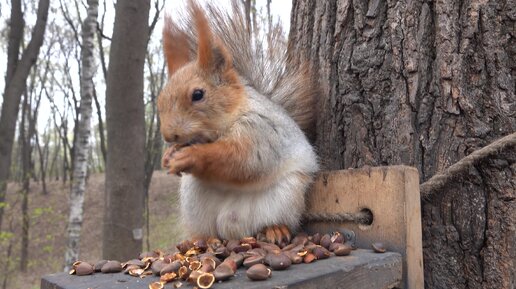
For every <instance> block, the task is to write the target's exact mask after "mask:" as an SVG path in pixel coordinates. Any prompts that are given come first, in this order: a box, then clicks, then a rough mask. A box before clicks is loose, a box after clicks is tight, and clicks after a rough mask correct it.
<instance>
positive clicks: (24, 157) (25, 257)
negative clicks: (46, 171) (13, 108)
mask: <svg viewBox="0 0 516 289" xmlns="http://www.w3.org/2000/svg"><path fill="white" fill-rule="evenodd" d="M28 114H30V111H29V94H28V93H26V94H25V95H24V97H23V104H22V113H21V122H20V130H19V144H20V146H21V161H22V177H21V187H22V188H21V195H22V203H21V213H22V234H21V239H22V240H21V247H20V271H22V272H26V271H27V265H28V263H29V226H30V219H29V190H30V155H31V149H30V132H29V129H27V127H28V125H27V123H26V122H27V120H28V119H29V116H28Z"/></svg>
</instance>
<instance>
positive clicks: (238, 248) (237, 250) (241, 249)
mask: <svg viewBox="0 0 516 289" xmlns="http://www.w3.org/2000/svg"><path fill="white" fill-rule="evenodd" d="M252 248H253V247H252V246H251V245H250V244H247V243H244V244H241V245H239V246H236V247H235V248H233V252H235V253H241V252H247V251H249V250H251V249H252Z"/></svg>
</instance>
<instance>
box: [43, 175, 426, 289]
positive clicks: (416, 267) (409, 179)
mask: <svg viewBox="0 0 516 289" xmlns="http://www.w3.org/2000/svg"><path fill="white" fill-rule="evenodd" d="M364 212H368V213H367V214H368V215H370V216H371V219H370V222H368V223H357V221H349V222H347V223H346V221H343V220H344V219H346V218H351V217H353V216H359V215H363V214H364ZM310 214H311V215H312V216H322V215H324V216H329V219H328V220H324V219H318V218H312V220H311V221H309V222H308V223H306V224H305V226H304V229H305V230H306V231H307V232H308V233H310V234H313V233H316V232H318V233H321V234H322V233H329V232H333V231H339V232H341V233H344V234H345V236H346V237H347V239H348V240H349V236H348V235H350V236H351V235H352V237H353V243H354V244H355V245H356V246H357V247H358V248H371V244H372V243H373V242H382V243H383V244H384V245H385V247H386V248H387V251H388V252H386V253H383V254H379V253H374V252H373V251H371V250H366V249H358V250H354V251H353V252H352V253H351V255H350V256H344V257H331V258H329V259H325V260H318V261H316V262H314V263H310V264H299V265H293V266H291V267H290V268H288V269H287V270H285V271H273V273H272V278H270V279H268V280H266V281H256V282H252V281H250V280H249V279H248V278H247V277H246V276H245V271H244V269H239V271H238V272H237V274H236V276H235V277H233V279H232V280H229V281H226V282H222V283H217V284H214V286H213V287H214V288H221V289H222V288H287V287H288V288H406V289H420V288H423V287H424V280H423V254H422V239H421V209H420V193H419V175H418V171H417V170H416V169H415V168H411V167H407V166H389V167H365V168H361V169H349V170H340V171H326V172H321V173H319V175H318V176H317V178H316V180H315V182H314V185H313V189H312V191H311V192H309V193H308V194H307V214H306V215H307V216H308V215H310ZM337 215H339V216H344V215H345V217H346V218H340V219H339V220H338V221H336V220H337V218H334V217H335V216H337ZM351 219H352V218H351ZM308 220H310V218H308ZM305 221H306V220H305ZM349 232H351V233H352V234H348V233H349ZM156 280H158V278H157V277H146V278H143V279H140V278H138V277H131V276H129V275H125V274H123V273H118V274H101V273H97V274H95V275H92V276H70V275H68V274H67V273H59V274H53V275H47V276H44V277H43V278H42V280H41V288H42V289H75V288H77V289H89V288H91V289H95V288H103V289H122V288H124V289H137V288H138V289H139V288H141V289H146V288H149V287H148V286H149V284H150V283H152V282H154V281H156ZM165 288H173V286H172V285H170V284H167V285H166V286H165ZM181 288H192V286H191V285H189V284H187V282H183V286H182V287H181Z"/></svg>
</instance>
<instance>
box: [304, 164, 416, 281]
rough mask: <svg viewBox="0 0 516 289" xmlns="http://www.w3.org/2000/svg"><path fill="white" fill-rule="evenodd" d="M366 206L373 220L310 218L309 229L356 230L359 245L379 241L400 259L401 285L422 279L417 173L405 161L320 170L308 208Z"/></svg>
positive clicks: (350, 210)
mask: <svg viewBox="0 0 516 289" xmlns="http://www.w3.org/2000/svg"><path fill="white" fill-rule="evenodd" d="M363 209H369V210H370V211H371V212H372V214H373V222H372V224H371V225H357V224H353V223H343V224H336V223H333V224H329V223H312V224H308V225H307V226H306V230H307V231H308V232H312V233H315V232H324V231H328V232H329V231H336V230H339V229H342V228H347V229H350V230H353V231H355V233H356V242H357V245H358V247H359V248H370V247H371V243H373V242H383V243H384V244H386V247H387V249H388V250H389V251H395V252H399V253H400V254H401V255H402V256H403V258H404V260H403V272H404V274H403V276H404V278H403V279H404V280H405V281H404V285H405V288H410V289H419V288H423V287H424V282H423V253H422V237H421V236H422V233H421V208H420V195H419V175H418V172H417V170H416V169H415V168H412V167H407V166H389V167H374V168H372V167H367V168H361V169H350V170H341V171H329V172H321V173H320V174H319V176H318V177H317V179H316V181H315V184H314V187H313V191H312V192H311V193H310V194H308V211H309V212H316V213H321V212H325V213H339V212H347V213H356V212H360V211H361V210H363Z"/></svg>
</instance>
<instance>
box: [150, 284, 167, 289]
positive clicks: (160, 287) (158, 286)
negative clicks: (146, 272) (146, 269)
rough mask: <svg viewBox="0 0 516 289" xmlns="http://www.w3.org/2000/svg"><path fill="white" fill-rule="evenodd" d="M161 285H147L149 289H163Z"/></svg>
mask: <svg viewBox="0 0 516 289" xmlns="http://www.w3.org/2000/svg"><path fill="white" fill-rule="evenodd" d="M163 285H164V284H163V283H161V282H152V283H150V284H149V289H163Z"/></svg>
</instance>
